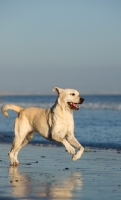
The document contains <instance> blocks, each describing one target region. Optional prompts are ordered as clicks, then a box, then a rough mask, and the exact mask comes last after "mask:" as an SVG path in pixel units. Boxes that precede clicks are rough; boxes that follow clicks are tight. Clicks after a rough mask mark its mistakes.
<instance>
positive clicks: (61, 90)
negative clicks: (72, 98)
mask: <svg viewBox="0 0 121 200" xmlns="http://www.w3.org/2000/svg"><path fill="white" fill-rule="evenodd" d="M55 90H56V92H57V93H58V95H59V94H61V93H62V92H63V91H64V90H63V89H62V88H59V87H54V88H53V92H55Z"/></svg>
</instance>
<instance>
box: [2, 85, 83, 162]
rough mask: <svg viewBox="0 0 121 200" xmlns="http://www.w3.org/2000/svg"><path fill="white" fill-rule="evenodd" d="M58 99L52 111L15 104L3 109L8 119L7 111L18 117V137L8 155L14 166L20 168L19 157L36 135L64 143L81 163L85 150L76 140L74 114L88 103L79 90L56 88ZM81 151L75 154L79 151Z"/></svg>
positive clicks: (16, 134) (15, 124)
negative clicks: (14, 112) (9, 110)
mask: <svg viewBox="0 0 121 200" xmlns="http://www.w3.org/2000/svg"><path fill="white" fill-rule="evenodd" d="M53 91H56V92H57V94H58V98H57V99H56V102H55V104H54V105H53V106H52V107H51V108H49V109H44V108H37V107H28V108H22V107H20V106H18V105H14V104H6V105H4V106H3V107H2V108H1V111H2V113H3V114H4V115H5V116H6V117H8V113H7V110H8V109H11V110H14V111H16V112H17V113H18V116H17V118H16V119H15V123H14V132H15V137H14V140H13V143H12V147H11V149H10V151H9V152H8V155H9V159H10V165H12V166H17V165H19V161H18V153H19V151H20V149H21V148H22V147H24V146H25V145H27V144H28V143H29V142H30V141H31V140H32V138H33V136H34V132H37V133H39V134H40V135H41V136H42V137H44V138H46V139H48V140H52V141H55V142H60V143H62V144H63V145H64V146H65V148H66V150H67V151H68V153H70V154H72V160H73V161H75V160H77V159H79V158H80V157H81V155H82V153H83V151H84V147H83V146H82V145H81V144H80V143H79V142H78V141H77V139H76V138H75V137H74V120H73V110H79V105H78V104H82V103H83V101H84V99H83V98H82V97H80V94H79V92H78V91H77V90H74V89H62V88H59V87H55V88H54V89H53ZM74 147H75V148H77V149H78V151H77V152H76V151H75V148H74Z"/></svg>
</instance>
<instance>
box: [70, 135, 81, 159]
mask: <svg viewBox="0 0 121 200" xmlns="http://www.w3.org/2000/svg"><path fill="white" fill-rule="evenodd" d="M66 139H67V141H68V142H69V143H70V144H71V145H72V146H74V147H75V148H77V149H79V151H77V153H76V154H74V155H73V156H72V160H73V161H75V160H77V159H79V158H80V157H81V155H82V154H83V152H84V147H83V146H82V145H81V144H80V143H79V142H78V140H77V139H76V138H75V137H74V136H67V137H66Z"/></svg>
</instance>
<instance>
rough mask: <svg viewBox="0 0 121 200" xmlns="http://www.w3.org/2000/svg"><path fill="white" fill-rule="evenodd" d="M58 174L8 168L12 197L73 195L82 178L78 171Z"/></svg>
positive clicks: (51, 197) (67, 197) (67, 196)
mask: <svg viewBox="0 0 121 200" xmlns="http://www.w3.org/2000/svg"><path fill="white" fill-rule="evenodd" d="M62 173H63V172H61V173H60V176H57V177H56V175H53V174H51V173H40V174H38V173H36V171H35V172H34V174H33V173H32V172H30V171H29V172H22V171H20V169H19V168H18V167H13V166H11V167H10V168H9V178H10V184H11V185H12V195H13V197H16V198H20V197H29V199H30V198H37V197H49V199H55V198H66V199H71V198H72V197H73V192H74V190H75V191H76V190H81V189H82V185H83V178H82V177H81V174H80V172H72V173H71V172H70V174H69V175H68V176H67V175H65V176H64V175H63V176H61V175H62Z"/></svg>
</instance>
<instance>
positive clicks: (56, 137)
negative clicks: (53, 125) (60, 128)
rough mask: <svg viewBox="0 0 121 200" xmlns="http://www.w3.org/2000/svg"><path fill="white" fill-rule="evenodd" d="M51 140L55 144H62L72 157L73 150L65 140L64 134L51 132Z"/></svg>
mask: <svg viewBox="0 0 121 200" xmlns="http://www.w3.org/2000/svg"><path fill="white" fill-rule="evenodd" d="M52 139H53V140H54V141H56V142H60V143H62V144H63V145H64V146H65V148H66V150H67V151H68V153H70V154H72V155H74V154H75V149H74V148H73V147H72V146H71V145H70V144H69V142H68V141H67V140H66V139H65V134H62V133H60V132H55V131H54V130H52Z"/></svg>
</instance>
